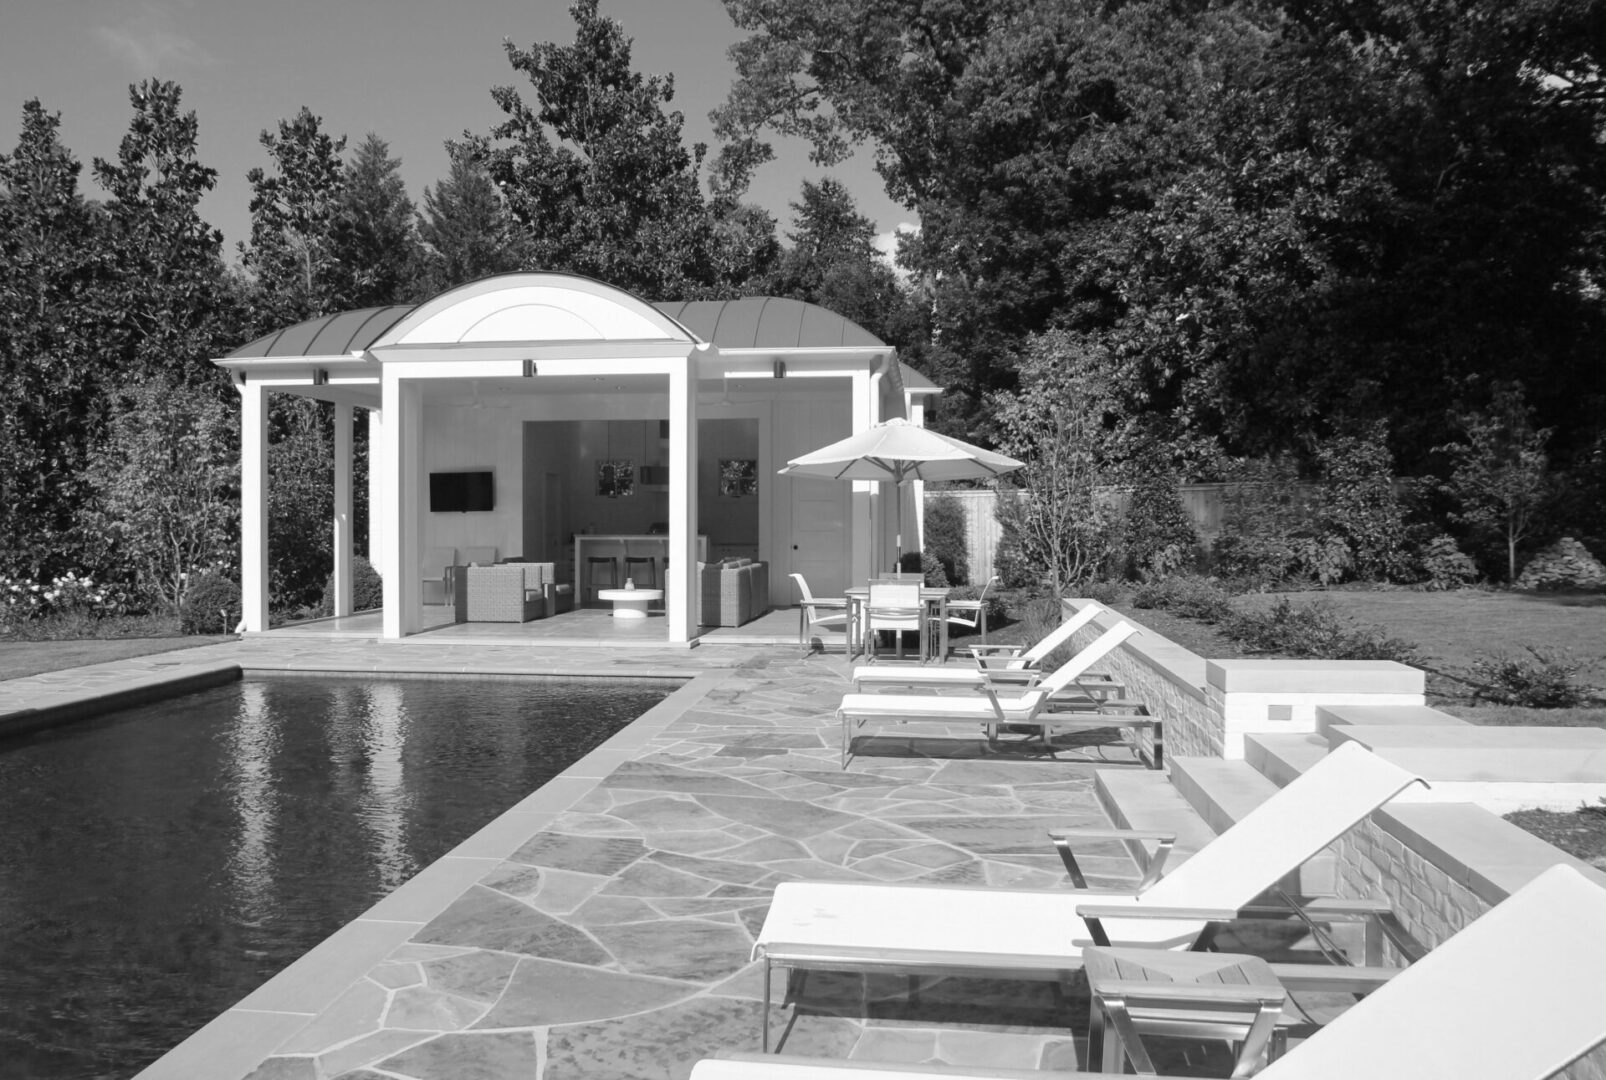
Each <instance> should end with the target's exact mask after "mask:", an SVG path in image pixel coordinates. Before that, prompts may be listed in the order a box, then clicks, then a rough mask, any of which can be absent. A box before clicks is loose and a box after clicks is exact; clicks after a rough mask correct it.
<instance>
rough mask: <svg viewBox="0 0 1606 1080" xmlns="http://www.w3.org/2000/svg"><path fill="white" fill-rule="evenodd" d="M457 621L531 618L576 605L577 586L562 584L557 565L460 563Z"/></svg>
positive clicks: (524, 620)
mask: <svg viewBox="0 0 1606 1080" xmlns="http://www.w3.org/2000/svg"><path fill="white" fill-rule="evenodd" d="M457 569H458V573H459V574H461V575H462V578H461V579H460V581H459V583H458V589H457V592H456V597H455V599H456V601H457V611H456V617H457V621H458V622H520V623H522V622H529V621H530V620H531V619H544V618H546V617H547V616H549V615H556V614H557V613H558V612H560V611H568V610H569V609H570V608H572V607H573V606H574V587H573V586H572V585H567V584H559V583H558V580H557V573H556V570H557V568H556V565H555V564H553V563H549V562H545V563H538V562H507V563H498V564H497V565H495V566H466V567H459V568H457Z"/></svg>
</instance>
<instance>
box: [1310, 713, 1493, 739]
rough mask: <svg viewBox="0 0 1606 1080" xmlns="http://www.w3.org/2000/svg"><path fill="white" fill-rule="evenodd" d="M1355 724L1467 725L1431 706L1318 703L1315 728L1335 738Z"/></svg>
mask: <svg viewBox="0 0 1606 1080" xmlns="http://www.w3.org/2000/svg"><path fill="white" fill-rule="evenodd" d="M1346 724H1347V725H1351V726H1355V727H1363V726H1364V727H1435V726H1444V727H1450V726H1455V725H1461V726H1463V727H1465V726H1468V725H1467V722H1466V721H1465V720H1462V719H1461V718H1460V717H1458V716H1451V715H1450V714H1449V713H1447V712H1440V711H1439V710H1438V709H1435V708H1433V707H1432V706H1431V705H1318V706H1316V730H1317V732H1319V733H1320V734H1321V735H1323V736H1324V737H1326V738H1329V739H1331V738H1332V729H1333V728H1335V727H1338V726H1340V725H1346Z"/></svg>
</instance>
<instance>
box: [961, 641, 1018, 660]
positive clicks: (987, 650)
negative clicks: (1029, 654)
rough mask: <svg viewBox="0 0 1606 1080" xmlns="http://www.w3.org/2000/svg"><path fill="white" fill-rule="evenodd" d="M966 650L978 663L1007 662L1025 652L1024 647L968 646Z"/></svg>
mask: <svg viewBox="0 0 1606 1080" xmlns="http://www.w3.org/2000/svg"><path fill="white" fill-rule="evenodd" d="M967 648H969V649H970V655H971V656H972V657H973V658H974V659H975V660H976V661H977V662H978V663H980V662H981V661H982V660H983V659H992V660H1009V659H1012V658H1014V657H1018V656H1020V654H1021V653H1023V652H1025V651H1026V646H1024V645H970V646H967ZM995 654H996V655H995Z"/></svg>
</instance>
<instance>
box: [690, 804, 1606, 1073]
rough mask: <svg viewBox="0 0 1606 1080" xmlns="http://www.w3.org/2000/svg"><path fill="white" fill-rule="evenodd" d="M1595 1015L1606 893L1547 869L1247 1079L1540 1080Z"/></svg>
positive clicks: (705, 1065) (1600, 993) (835, 1068)
mask: <svg viewBox="0 0 1606 1080" xmlns="http://www.w3.org/2000/svg"><path fill="white" fill-rule="evenodd" d="M1229 831H1230V830H1229ZM1603 1002H1606V886H1603V885H1602V884H1601V883H1600V882H1599V881H1597V880H1591V879H1590V878H1588V877H1585V876H1584V875H1583V874H1582V873H1580V872H1579V871H1578V870H1576V869H1574V868H1573V867H1571V866H1565V865H1557V866H1553V867H1551V868H1550V869H1548V870H1546V871H1544V872H1543V873H1542V874H1540V875H1538V876H1537V877H1535V878H1534V879H1533V880H1532V881H1530V882H1529V883H1528V884H1527V885H1524V886H1523V887H1522V888H1520V889H1518V890H1517V891H1516V892H1514V893H1512V894H1511V895H1510V896H1509V897H1507V898H1506V900H1505V901H1504V902H1502V903H1500V904H1497V905H1496V906H1495V907H1494V908H1492V909H1491V910H1490V911H1488V912H1487V913H1485V914H1484V915H1483V916H1482V917H1481V918H1479V919H1476V920H1474V921H1473V922H1472V923H1470V924H1468V925H1467V926H1466V927H1465V928H1464V929H1462V930H1461V932H1460V933H1458V934H1455V935H1454V936H1453V937H1451V938H1449V939H1448V940H1447V941H1445V942H1444V943H1443V944H1441V945H1439V946H1438V948H1436V949H1434V950H1433V951H1432V952H1430V953H1428V954H1427V955H1426V956H1424V957H1423V958H1422V959H1421V960H1419V961H1417V962H1416V963H1415V964H1414V965H1412V966H1411V967H1408V968H1406V969H1405V970H1404V971H1402V972H1400V973H1399V974H1398V975H1396V976H1394V978H1392V979H1391V980H1389V981H1388V982H1387V983H1385V984H1384V985H1383V986H1381V987H1379V988H1378V989H1377V990H1375V991H1374V992H1373V993H1371V994H1370V995H1368V996H1367V997H1366V998H1365V999H1363V1000H1362V1001H1360V1002H1359V1003H1358V1004H1356V1005H1354V1006H1352V1007H1351V1008H1350V1009H1349V1010H1348V1011H1346V1012H1345V1013H1344V1014H1343V1015H1341V1016H1340V1017H1339V1018H1338V1019H1336V1020H1334V1021H1333V1022H1332V1023H1330V1024H1328V1025H1327V1026H1326V1027H1324V1028H1322V1029H1321V1030H1320V1031H1318V1032H1317V1033H1316V1034H1315V1035H1313V1036H1311V1037H1310V1038H1309V1039H1306V1040H1305V1041H1304V1042H1303V1043H1301V1044H1300V1045H1298V1046H1296V1047H1294V1048H1293V1049H1292V1050H1290V1051H1289V1052H1288V1054H1287V1056H1285V1057H1283V1058H1281V1059H1279V1060H1277V1061H1274V1062H1272V1063H1271V1064H1270V1065H1268V1066H1267V1067H1266V1068H1265V1069H1264V1070H1262V1071H1261V1072H1259V1073H1257V1074H1256V1075H1257V1077H1259V1078H1260V1080H1356V1078H1357V1077H1364V1078H1365V1080H1544V1078H1545V1077H1549V1076H1552V1075H1553V1074H1555V1073H1556V1072H1558V1071H1559V1070H1561V1069H1562V1068H1564V1067H1565V1066H1566V1065H1567V1064H1568V1063H1570V1062H1572V1061H1574V1060H1576V1059H1577V1058H1578V1057H1580V1056H1582V1055H1583V1054H1586V1053H1588V1052H1589V1051H1590V1050H1592V1049H1594V1048H1595V1047H1597V1046H1599V1045H1601V1044H1602V1042H1603V1041H1606V1006H1603V1004H1602V1003H1603ZM998 1075H1002V1073H1001V1072H999V1071H995V1070H986V1069H982V1070H976V1069H969V1068H955V1069H945V1068H941V1067H935V1066H924V1067H919V1066H917V1067H913V1068H911V1067H908V1066H901V1067H900V1066H897V1065H879V1064H871V1063H868V1062H842V1063H840V1064H836V1063H827V1062H823V1061H818V1060H815V1061H808V1062H799V1063H795V1064H794V1063H791V1062H788V1061H787V1060H786V1059H785V1058H784V1057H777V1058H774V1059H773V1061H771V1060H766V1061H762V1062H758V1061H753V1060H750V1059H749V1060H742V1061H721V1060H706V1061H701V1062H698V1063H697V1065H696V1066H695V1067H693V1069H692V1072H691V1077H692V1080H844V1077H846V1076H852V1077H853V1078H854V1080H919V1078H921V1077H925V1078H927V1080H963V1078H970V1077H975V1078H984V1077H989V1076H998ZM1045 1075H1046V1074H1045ZM1089 1075H1103V1074H1089Z"/></svg>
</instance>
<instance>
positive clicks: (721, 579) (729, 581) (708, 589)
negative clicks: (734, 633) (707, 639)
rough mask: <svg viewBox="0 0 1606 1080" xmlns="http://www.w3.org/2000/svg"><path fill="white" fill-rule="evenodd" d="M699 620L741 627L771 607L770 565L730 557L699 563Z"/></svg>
mask: <svg viewBox="0 0 1606 1080" xmlns="http://www.w3.org/2000/svg"><path fill="white" fill-rule="evenodd" d="M697 585H698V587H697V623H698V625H700V626H741V625H742V624H743V623H746V622H751V621H753V620H754V619H756V618H758V617H759V616H760V615H762V614H764V613H765V612H766V611H768V610H769V609H770V564H769V563H765V562H754V561H753V560H752V559H726V560H724V561H722V562H716V563H698V564H697Z"/></svg>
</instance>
